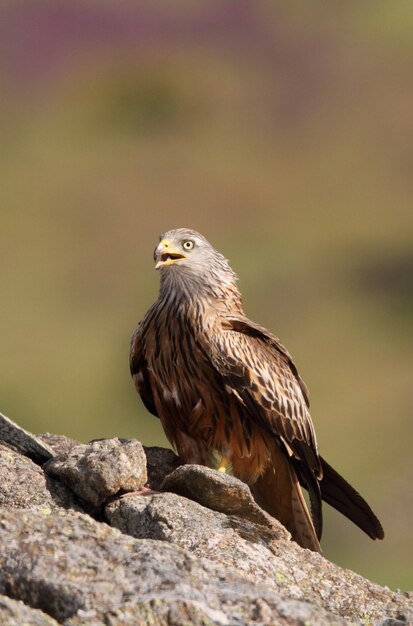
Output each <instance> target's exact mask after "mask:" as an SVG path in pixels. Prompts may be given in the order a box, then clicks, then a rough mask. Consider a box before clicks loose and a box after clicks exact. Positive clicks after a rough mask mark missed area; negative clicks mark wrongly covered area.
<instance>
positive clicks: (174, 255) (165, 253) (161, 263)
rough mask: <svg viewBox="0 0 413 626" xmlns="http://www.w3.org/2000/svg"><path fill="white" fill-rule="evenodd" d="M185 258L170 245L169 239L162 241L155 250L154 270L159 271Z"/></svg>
mask: <svg viewBox="0 0 413 626" xmlns="http://www.w3.org/2000/svg"><path fill="white" fill-rule="evenodd" d="M186 258H187V256H186V255H185V254H183V252H181V251H180V250H177V248H175V247H174V246H173V245H172V244H171V242H170V241H169V239H162V241H161V243H160V244H159V245H158V247H157V248H156V250H155V261H156V262H157V263H156V265H155V269H156V270H159V269H161V267H166V266H167V265H172V263H176V262H177V261H182V259H186Z"/></svg>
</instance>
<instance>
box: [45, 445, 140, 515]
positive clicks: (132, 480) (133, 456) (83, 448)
mask: <svg viewBox="0 0 413 626" xmlns="http://www.w3.org/2000/svg"><path fill="white" fill-rule="evenodd" d="M44 470H45V471H46V473H47V474H48V475H49V476H53V477H54V478H58V479H60V480H61V481H63V482H64V483H65V484H66V485H67V486H68V487H70V489H72V491H73V492H74V493H76V494H77V495H78V496H79V497H80V498H82V499H83V500H86V501H87V502H90V503H91V504H92V505H94V506H99V505H100V504H102V503H103V502H104V501H105V500H107V499H108V498H109V497H110V496H113V495H115V494H117V493H118V492H119V491H133V490H134V489H139V488H140V487H142V486H143V485H144V484H145V483H146V480H147V475H146V457H145V453H144V451H143V447H142V444H140V443H139V441H136V440H132V439H117V438H115V439H101V440H98V441H91V442H90V443H88V444H86V445H84V444H78V445H76V446H73V447H70V448H69V449H68V450H66V451H65V452H62V453H61V454H59V455H57V456H55V457H54V458H53V459H51V460H50V461H49V462H48V463H46V464H45V466H44Z"/></svg>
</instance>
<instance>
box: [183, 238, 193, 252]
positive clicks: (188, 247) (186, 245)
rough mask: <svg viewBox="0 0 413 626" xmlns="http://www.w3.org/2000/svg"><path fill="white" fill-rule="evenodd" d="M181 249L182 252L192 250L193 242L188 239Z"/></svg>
mask: <svg viewBox="0 0 413 626" xmlns="http://www.w3.org/2000/svg"><path fill="white" fill-rule="evenodd" d="M182 247H183V248H184V250H192V248H193V247H194V242H193V241H191V240H190V239H188V241H184V243H183V244H182Z"/></svg>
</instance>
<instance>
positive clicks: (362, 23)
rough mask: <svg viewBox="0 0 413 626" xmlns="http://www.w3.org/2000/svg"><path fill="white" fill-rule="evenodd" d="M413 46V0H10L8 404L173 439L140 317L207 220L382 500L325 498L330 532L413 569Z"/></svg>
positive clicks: (58, 420) (334, 547)
mask: <svg viewBox="0 0 413 626" xmlns="http://www.w3.org/2000/svg"><path fill="white" fill-rule="evenodd" d="M412 53H413V9H412V4H411V2H410V0H399V1H398V2H396V3H389V2H386V1H385V0H375V1H374V2H373V1H370V2H363V3H359V2H356V1H355V0H354V1H350V0H349V1H348V2H346V3H341V2H336V1H335V2H330V3H323V2H319V1H313V2H311V3H305V2H301V3H298V2H288V3H287V2H269V1H262V2H261V1H257V0H227V2H221V1H219V0H208V1H206V0H205V1H202V0H201V1H198V2H194V1H191V0H170V1H168V2H163V1H162V2H161V1H160V0H152V2H138V1H134V2H132V1H128V0H124V1H122V2H108V1H105V0H60V1H59V2H58V3H56V2H52V1H50V2H48V1H46V0H45V1H39V0H26V1H23V0H13V1H7V0H3V2H2V3H1V5H0V135H1V143H0V303H1V308H0V316H1V324H0V346H1V355H0V398H1V404H0V410H1V411H3V412H4V413H6V414H7V415H9V417H11V418H13V419H15V420H17V421H18V422H19V423H20V424H21V425H22V426H24V427H26V428H28V429H30V430H32V431H34V432H36V433H40V432H45V431H51V432H55V433H62V434H66V435H70V436H72V437H74V438H76V439H79V440H81V441H87V440H88V439H92V438H97V437H110V436H121V437H135V438H137V439H139V440H141V441H142V442H143V443H145V444H158V445H167V442H166V440H165V438H164V435H163V433H162V430H161V427H160V425H159V423H158V420H157V419H155V418H154V417H152V416H151V415H149V414H148V413H147V412H146V411H145V409H144V408H143V405H142V404H141V402H140V400H139V398H138V396H137V395H136V393H135V391H134V388H133V385H132V381H131V379H130V375H129V366H128V354H129V338H130V335H131V333H132V331H133V329H134V327H135V326H136V324H137V322H138V321H139V320H140V319H141V318H142V317H143V315H144V313H145V312H146V310H147V309H148V307H149V306H150V305H151V304H152V302H153V301H154V299H155V298H156V295H157V289H158V279H159V276H158V274H157V273H156V272H155V271H154V269H153V260H152V251H153V249H154V247H155V244H156V243H157V241H158V235H159V234H160V233H162V232H163V231H165V230H167V229H169V228H173V227H181V226H185V227H191V228H195V229H197V230H200V231H201V232H202V233H203V234H204V235H206V237H207V238H208V239H209V240H210V241H211V242H212V243H213V244H214V245H215V246H216V247H217V248H218V249H219V250H221V251H222V252H223V253H224V254H225V255H226V256H227V257H228V258H229V259H230V261H231V263H232V266H233V267H234V269H235V270H236V271H237V272H238V274H239V276H240V287H241V290H242V292H243V294H244V303H245V308H246V313H247V314H248V315H249V316H250V317H251V318H252V319H254V320H255V321H257V322H260V323H261V324H263V325H265V326H267V327H268V328H269V329H271V330H272V331H273V332H274V333H275V334H277V335H278V336H279V337H280V338H281V339H282V341H283V342H284V343H285V344H286V345H287V346H288V348H289V350H290V352H291V353H292V354H293V356H294V359H295V361H296V363H297V365H298V367H299V369H300V372H301V374H302V376H303V378H304V380H305V381H306V383H307V384H308V386H309V388H310V393H311V403H312V415H313V419H314V422H315V426H316V430H317V433H318V438H319V444H320V448H321V452H322V454H323V456H325V457H326V458H327V460H328V461H329V462H330V463H331V464H332V465H333V466H334V467H335V468H336V469H337V470H338V471H340V473H342V474H343V475H344V476H345V477H346V478H347V479H348V480H349V481H350V482H351V483H352V484H354V485H355V486H356V487H357V488H358V489H359V490H360V491H361V493H362V494H363V495H364V496H365V497H366V498H367V499H368V501H369V503H370V504H371V505H372V507H373V508H374V510H375V511H376V512H377V514H378V516H379V517H380V519H381V520H382V522H383V526H384V528H385V531H386V539H385V541H384V542H372V541H370V540H369V539H368V538H367V537H366V536H364V535H363V534H362V533H361V532H360V531H359V530H358V529H357V528H356V527H354V526H353V525H352V524H351V523H349V522H347V520H345V518H343V517H342V516H340V515H339V514H335V513H334V512H332V511H331V509H329V508H328V507H327V506H326V507H325V509H326V513H325V516H326V521H325V533H324V541H323V548H324V552H325V555H326V556H327V557H328V558H329V559H331V560H333V561H335V562H337V563H339V564H340V565H343V566H345V567H350V568H352V569H355V570H356V571H357V572H359V573H361V574H363V575H365V576H367V577H369V578H371V579H373V580H375V581H377V582H380V583H382V584H387V585H389V586H390V587H392V588H397V587H400V588H402V589H411V588H413V571H412V556H413V541H412V522H413V489H412V482H413V457H412V441H413V439H412V436H413V426H412V377H411V366H412V353H413V350H412V341H411V339H412V334H411V322H412V317H413V297H412V290H411V282H412V281H411V279H412V275H413V246H412V243H413V232H412V229H413V211H412V199H413V177H412V166H413V80H412V77H413V54H412Z"/></svg>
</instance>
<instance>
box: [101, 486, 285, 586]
mask: <svg viewBox="0 0 413 626" xmlns="http://www.w3.org/2000/svg"><path fill="white" fill-rule="evenodd" d="M228 478H231V477H228ZM105 514H106V518H107V520H108V521H109V523H110V525H111V526H114V527H115V528H118V529H119V530H121V531H122V532H124V533H127V534H129V535H131V536H132V537H136V538H138V539H158V540H161V541H168V542H169V543H172V544H174V545H178V546H180V547H181V548H185V549H186V550H189V551H190V552H191V554H195V555H196V556H198V557H200V558H207V559H210V560H211V561H215V562H217V563H219V564H221V565H223V566H225V567H226V568H227V569H229V570H230V571H232V572H236V573H237V575H240V576H242V577H243V578H246V579H248V580H250V581H251V582H252V583H253V582H254V581H260V582H262V583H264V584H266V585H269V586H270V587H273V588H274V589H278V585H277V582H276V581H275V580H274V577H273V572H274V571H277V568H278V563H277V559H276V558H275V557H274V555H273V553H272V552H271V543H272V542H273V541H277V540H280V539H285V538H286V536H287V532H286V531H285V530H284V528H283V527H282V526H281V525H280V527H279V528H278V527H277V526H276V525H274V528H273V529H271V528H269V527H268V526H267V525H259V524H257V523H254V522H251V521H249V520H245V519H242V518H238V517H236V516H232V515H231V516H227V515H225V514H224V513H217V512H216V511H211V510H209V509H207V508H205V507H203V506H201V505H200V504H198V503H197V502H193V501H192V500H188V499H187V498H183V497H182V496H178V495H176V494H174V493H160V494H156V495H152V496H150V495H148V496H139V495H137V496H134V497H130V498H125V499H122V498H120V499H117V500H115V501H114V502H111V503H110V504H108V505H107V506H106V509H105ZM278 569H279V568H278Z"/></svg>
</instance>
